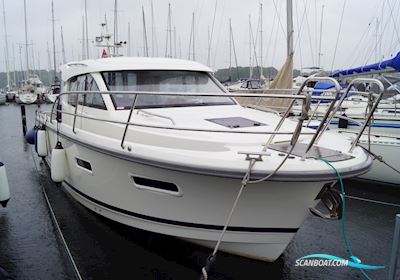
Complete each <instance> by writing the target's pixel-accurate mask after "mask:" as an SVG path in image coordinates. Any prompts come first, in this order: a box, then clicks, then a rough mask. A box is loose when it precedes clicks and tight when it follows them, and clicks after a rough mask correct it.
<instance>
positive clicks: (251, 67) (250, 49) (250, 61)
mask: <svg viewBox="0 0 400 280" xmlns="http://www.w3.org/2000/svg"><path fill="white" fill-rule="evenodd" d="M251 47H252V46H251V15H249V78H250V79H251V78H252V77H253V61H252V55H251V54H252V48H251Z"/></svg>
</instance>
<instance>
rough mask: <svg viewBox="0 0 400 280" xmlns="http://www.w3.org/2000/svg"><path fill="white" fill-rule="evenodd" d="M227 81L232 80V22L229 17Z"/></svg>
mask: <svg viewBox="0 0 400 280" xmlns="http://www.w3.org/2000/svg"><path fill="white" fill-rule="evenodd" d="M229 81H230V82H231V81H232V24H231V19H230V18H229Z"/></svg>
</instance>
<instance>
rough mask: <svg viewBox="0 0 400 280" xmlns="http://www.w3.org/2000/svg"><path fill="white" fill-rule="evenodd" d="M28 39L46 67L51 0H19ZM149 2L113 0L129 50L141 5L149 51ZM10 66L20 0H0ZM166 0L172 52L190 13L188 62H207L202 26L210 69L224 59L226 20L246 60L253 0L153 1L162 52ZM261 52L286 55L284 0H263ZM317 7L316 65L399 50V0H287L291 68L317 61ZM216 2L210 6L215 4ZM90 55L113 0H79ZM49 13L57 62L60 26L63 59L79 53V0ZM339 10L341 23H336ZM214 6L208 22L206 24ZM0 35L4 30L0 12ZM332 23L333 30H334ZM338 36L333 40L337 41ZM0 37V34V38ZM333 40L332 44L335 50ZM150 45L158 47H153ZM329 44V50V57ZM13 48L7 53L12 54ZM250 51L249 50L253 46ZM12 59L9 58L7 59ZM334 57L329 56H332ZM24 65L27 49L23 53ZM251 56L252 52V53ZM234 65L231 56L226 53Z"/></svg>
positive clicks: (277, 59) (338, 64)
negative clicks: (291, 38) (193, 52)
mask: <svg viewBox="0 0 400 280" xmlns="http://www.w3.org/2000/svg"><path fill="white" fill-rule="evenodd" d="M26 1H27V22H28V38H29V39H28V41H29V43H31V41H33V46H32V45H31V46H29V47H30V51H31V49H32V48H33V54H34V63H35V68H38V66H39V64H40V67H41V68H42V69H47V68H48V67H49V62H48V53H47V43H48V44H49V47H50V49H51V51H52V37H51V36H52V35H51V34H52V33H51V0H26ZM150 1H151V0H118V8H117V10H118V26H119V39H121V40H126V41H128V31H127V30H128V22H130V25H131V35H130V37H131V42H128V44H127V46H126V47H125V49H123V50H122V52H124V53H127V48H130V50H131V53H132V54H133V55H135V56H136V55H141V56H142V55H143V25H142V11H141V7H142V6H144V11H145V16H146V26H147V37H148V44H149V53H150V54H151V53H152V49H153V46H152V40H151V38H152V37H151V36H152V35H151V31H152V28H151V26H152V24H153V23H152V21H151V6H150V3H151V2H150ZM4 2H5V9H6V20H7V33H8V42H9V55H10V60H11V61H10V64H11V68H13V65H14V64H15V67H16V68H17V69H20V58H19V57H20V55H19V49H20V47H19V46H22V45H21V44H23V43H24V20H23V19H24V9H23V0H4ZM168 2H170V3H171V9H172V26H175V27H176V54H177V56H178V57H179V56H180V57H181V58H185V59H186V58H188V51H189V39H190V31H191V22H192V13H193V12H194V13H195V48H196V60H197V61H199V62H202V63H204V64H207V56H208V51H207V50H208V30H210V33H211V31H212V30H213V32H212V33H213V38H212V43H211V55H210V56H211V59H210V66H211V67H212V68H214V69H218V68H222V67H227V66H228V65H229V18H231V19H232V30H233V36H234V43H235V47H236V54H237V59H238V64H239V65H241V66H248V65H249V56H250V55H249V15H251V23H252V30H253V34H254V37H255V36H256V35H257V34H258V39H257V40H259V33H257V26H258V20H259V4H260V1H258V0H246V1H244V0H217V4H216V1H215V0H171V1H167V0H165V1H164V0H153V6H154V18H155V20H154V30H155V35H156V36H155V37H156V39H157V40H156V41H157V44H154V49H153V52H154V53H156V54H157V55H158V56H164V55H165V45H166V29H167V15H168ZM261 3H262V4H263V25H262V29H263V50H262V54H260V47H259V42H258V43H257V47H256V51H257V56H258V58H257V60H258V61H260V55H262V57H263V64H264V66H269V65H273V66H275V67H277V68H279V67H280V66H281V65H282V64H283V62H284V60H285V57H286V0H264V1H261ZM323 5H324V13H323V20H322V38H321V39H322V40H321V53H322V56H321V63H320V64H321V66H322V67H324V68H325V69H327V70H331V68H334V69H338V68H346V67H351V66H358V65H362V64H366V63H373V62H375V61H376V60H377V59H379V58H385V59H386V58H389V57H390V56H392V55H395V54H396V53H397V51H399V50H400V38H399V32H400V17H399V16H398V15H399V10H400V1H398V0H347V1H346V0H293V23H294V32H295V36H294V42H295V63H294V66H295V68H301V67H305V66H316V65H318V53H319V41H320V36H319V35H320V25H321V11H322V6H323ZM215 6H216V9H215ZM87 7H88V31H89V38H90V41H91V43H90V56H91V58H97V57H99V54H100V52H101V50H99V49H98V48H95V47H94V43H92V42H93V41H94V38H95V36H97V35H99V34H100V31H101V27H100V23H102V22H104V15H105V14H106V16H107V20H108V25H109V29H110V30H112V29H113V20H114V16H113V10H114V0H87ZM54 9H55V17H56V50H57V64H61V62H62V61H61V58H62V54H61V35H60V27H61V26H62V27H63V30H64V41H65V53H66V58H67V61H70V60H79V59H80V58H81V57H82V43H81V41H82V40H81V39H82V16H83V14H84V0H68V1H66V0H54ZM342 11H344V13H343V21H342V26H341V28H340V23H341V17H342ZM214 12H215V23H214V28H213V29H212V23H213V17H214ZM0 26H1V29H0V34H2V35H4V29H3V18H2V20H1V23H0ZM339 29H340V33H339ZM338 35H339V40H337V38H338ZM2 38H4V37H2ZM336 42H337V48H336ZM4 44H5V43H4V40H3V39H2V40H1V42H0V54H1V56H0V61H1V65H0V71H4V69H5V66H4V57H5V53H4V50H5V47H4ZM156 47H157V49H158V52H156ZM335 49H336V50H337V51H336V55H335ZM13 50H14V54H13ZM253 52H254V50H253ZM21 54H22V64H23V68H24V69H25V68H26V64H25V59H24V57H25V46H23V48H22V53H21ZM13 57H15V63H14V59H13ZM334 58H335V59H334ZM29 60H30V64H31V68H32V66H33V63H32V61H33V59H32V53H30V54H29ZM253 60H254V58H253ZM232 64H233V65H234V64H235V63H234V58H233V57H232Z"/></svg>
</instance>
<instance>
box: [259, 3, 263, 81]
mask: <svg viewBox="0 0 400 280" xmlns="http://www.w3.org/2000/svg"><path fill="white" fill-rule="evenodd" d="M262 28H263V18H262V3H260V70H261V71H260V80H261V79H263V78H264V69H263V56H262V54H263V29H262Z"/></svg>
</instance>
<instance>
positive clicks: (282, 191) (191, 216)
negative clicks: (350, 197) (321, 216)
mask: <svg viewBox="0 0 400 280" xmlns="http://www.w3.org/2000/svg"><path fill="white" fill-rule="evenodd" d="M47 133H48V139H49V141H50V143H51V145H48V146H49V147H53V146H54V145H55V141H56V135H55V133H54V132H52V131H51V130H47ZM61 141H62V142H63V146H64V148H65V151H66V159H67V164H66V174H67V176H66V178H65V180H64V183H63V185H64V187H65V189H66V190H67V191H68V192H69V193H70V194H71V195H72V197H74V198H75V199H76V200H77V201H79V202H80V203H81V204H83V205H84V206H86V207H88V208H89V209H91V210H93V211H95V212H97V213H98V214H100V215H103V216H105V217H107V218H109V219H111V220H114V221H117V222H120V223H123V224H126V225H129V226H132V227H135V228H140V229H143V230H147V231H151V232H157V233H161V234H167V235H170V236H174V237H178V238H181V239H184V240H187V241H190V242H192V243H196V244H200V245H203V246H207V247H213V246H214V244H215V243H216V241H217V240H218V237H219V235H220V232H221V230H222V228H223V225H224V223H225V221H226V218H227V216H228V213H229V211H230V209H231V207H232V204H233V201H234V200H235V197H236V195H237V193H238V191H239V188H240V186H241V182H240V180H239V179H234V178H226V177H218V176H211V175H210V176H208V175H201V174H193V173H189V172H180V171H176V170H170V169H166V168H160V167H155V166H150V165H145V164H142V163H136V162H131V161H129V160H123V159H120V158H116V157H113V156H112V155H107V154H104V153H100V152H98V151H95V150H92V149H90V148H87V147H84V146H82V145H80V144H78V143H75V142H71V141H70V140H67V139H63V138H62V137H61ZM49 156H50V158H49V162H50V164H51V154H50V150H49ZM77 159H80V160H83V161H85V162H87V163H89V164H90V169H91V170H88V169H86V168H84V167H82V165H79V164H78V163H77ZM85 166H86V167H88V165H87V164H86V165H85ZM134 178H146V179H151V180H157V181H159V182H167V183H171V184H174V185H175V186H176V187H177V191H173V192H172V191H166V190H162V189H157V188H149V187H148V186H144V185H141V183H138V182H136V181H135V179H134ZM325 183H327V182H298V183H296V182H277V181H269V182H263V183H260V184H251V185H248V186H247V187H246V188H245V190H244V192H243V194H242V196H241V198H240V201H239V203H238V205H237V208H236V209H235V212H234V215H233V217H232V220H231V223H230V224H229V227H228V230H227V232H226V234H225V236H224V239H223V242H222V244H221V247H220V249H221V250H222V251H226V252H228V253H233V254H237V255H242V256H246V257H250V258H255V259H261V260H266V261H274V260H276V259H277V258H278V257H279V256H280V255H281V253H282V252H283V251H284V250H285V248H286V246H287V245H288V243H289V242H290V240H291V239H292V237H293V236H294V234H295V233H296V232H297V230H298V228H299V227H300V225H301V223H302V221H303V220H304V219H305V218H306V217H307V215H308V214H309V211H308V209H309V207H313V206H315V204H316V203H317V202H318V201H316V200H314V198H315V197H316V196H317V194H318V193H319V191H320V190H321V188H322V186H323V185H324V184H325Z"/></svg>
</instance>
